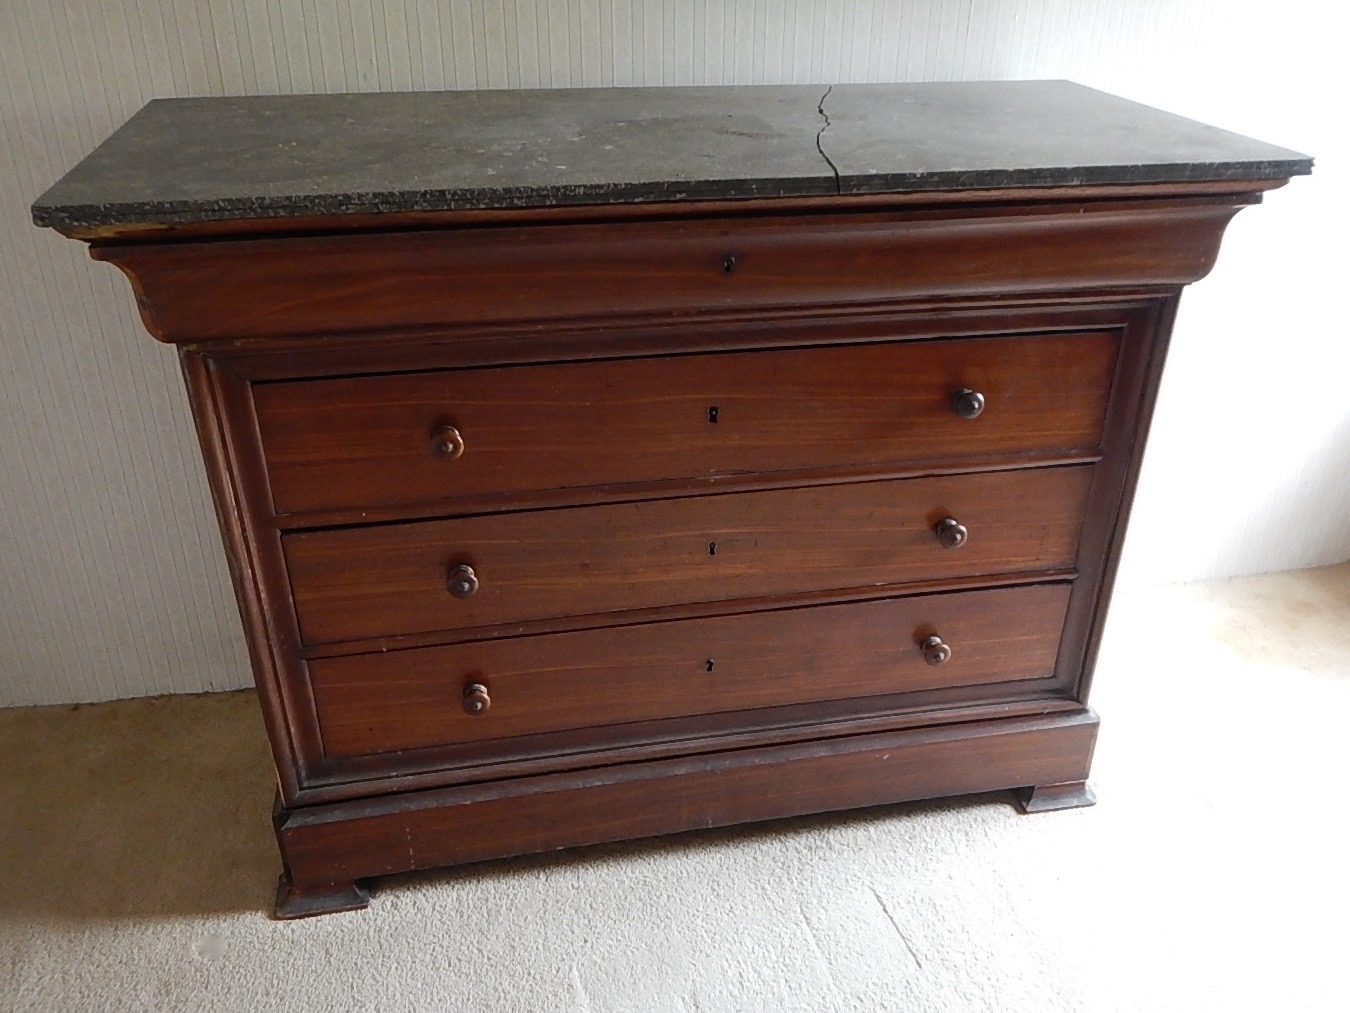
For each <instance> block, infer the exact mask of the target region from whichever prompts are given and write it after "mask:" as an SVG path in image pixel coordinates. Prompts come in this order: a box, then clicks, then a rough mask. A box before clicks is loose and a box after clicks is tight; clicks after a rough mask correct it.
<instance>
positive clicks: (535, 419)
mask: <svg viewBox="0 0 1350 1013" xmlns="http://www.w3.org/2000/svg"><path fill="white" fill-rule="evenodd" d="M1116 351H1117V337H1116V335H1115V334H1114V333H1111V332H1095V333H1085V334H1064V335H1047V336H1040V337H1013V338H981V339H976V338H970V339H965V340H960V341H933V342H908V343H898V344H877V345H851V346H846V347H842V348H816V349H793V350H788V351H780V352H773V353H768V352H749V353H727V354H721V355H694V356H687V357H681V358H652V359H636V360H631V361H618V362H603V363H579V364H568V365H557V366H549V367H547V368H531V369H525V368H512V369H491V370H464V371H445V372H436V373H424V374H412V375H407V376H380V377H360V378H356V379H348V380H323V381H310V382H304V383H278V384H267V385H260V386H258V387H257V388H256V390H255V391H254V400H255V403H256V405H257V411H258V424H259V427H260V430H261V433H262V440H263V447H264V452H265V454H266V457H267V462H268V468H269V473H270V477H271V486H272V495H273V499H274V502H275V506H276V509H277V511H278V512H279V513H287V512H299V511H305V510H316V509H322V508H333V507H353V506H368V505H378V504H381V503H418V502H424V501H433V500H439V501H442V502H444V503H445V504H446V507H447V508H448V509H453V508H454V506H455V499H456V498H457V497H463V496H475V495H483V494H506V493H518V492H525V491H528V490H533V489H548V488H560V487H561V488H578V487H585V486H592V485H617V484H623V483H631V482H650V481H657V480H661V479H686V480H687V479H702V478H706V477H709V476H714V475H726V474H736V473H751V472H759V473H764V472H774V471H789V470H801V469H808V468H823V467H829V466H838V465H843V464H861V465H869V466H873V467H876V466H883V465H895V464H896V463H913V462H916V461H925V460H927V461H934V460H952V459H960V458H961V457H963V456H976V455H991V454H1005V455H1018V454H1024V453H1028V452H1033V451H1046V450H1056V451H1061V452H1063V451H1074V450H1077V451H1080V452H1081V451H1084V450H1095V448H1096V447H1097V444H1098V442H1099V440H1100V437H1101V424H1102V416H1103V414H1104V412H1105V407H1106V397H1107V393H1108V392H1109V390H1110V382H1111V370H1112V368H1113V366H1114V364H1115V359H1116ZM962 387H973V388H976V389H978V390H979V391H980V392H981V393H983V394H984V397H985V402H986V408H985V410H984V412H983V414H981V415H980V416H979V417H978V418H974V419H965V418H962V417H960V416H959V415H957V414H956V412H955V411H954V410H953V408H952V403H951V399H952V394H953V393H954V392H955V391H957V390H958V389H960V388H962ZM446 423H449V424H450V425H453V426H454V427H455V429H457V430H458V432H459V433H460V434H461V435H462V437H463V439H464V443H465V449H464V452H463V453H462V454H460V455H459V456H456V457H449V456H447V455H444V454H438V453H437V452H436V451H435V449H434V447H433V444H434V442H435V441H434V439H433V434H434V433H435V432H436V431H437V430H438V429H439V428H440V427H441V426H442V425H443V424H446ZM625 448H628V450H627V452H625Z"/></svg>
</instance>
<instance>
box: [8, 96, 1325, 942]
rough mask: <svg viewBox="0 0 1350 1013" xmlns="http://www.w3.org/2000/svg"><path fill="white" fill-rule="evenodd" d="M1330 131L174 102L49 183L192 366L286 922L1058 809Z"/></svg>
mask: <svg viewBox="0 0 1350 1013" xmlns="http://www.w3.org/2000/svg"><path fill="white" fill-rule="evenodd" d="M1310 166H1311V161H1310V160H1309V159H1307V158H1306V157H1305V156H1303V155H1299V154H1297V153H1294V152H1289V151H1285V150H1283V149H1279V148H1274V147H1271V146H1269V145H1265V144H1261V143H1259V142H1256V141H1251V140H1249V139H1246V138H1242V137H1238V136H1236V135H1233V134H1228V133H1225V132H1223V131H1219V130H1215V129H1213V128H1210V127H1205V126H1203V125H1200V124H1197V123H1194V122H1191V121H1187V120H1182V119H1180V118H1177V117H1173V116H1169V115H1167V114H1165V113H1161V112H1158V111H1156V110H1151V109H1147V108H1145V107H1142V106H1137V105H1134V104H1133V103H1128V102H1125V101H1124V100H1120V99H1115V98H1112V97H1110V96H1107V95H1103V94H1101V93H1099V92H1094V91H1091V90H1089V89H1086V88H1081V87H1078V86H1076V85H1071V84H1068V83H1065V82H1019V83H1001V84H993V83H991V84H950V85H947V84H943V85H875V86H866V85H856V86H839V87H835V88H832V89H828V90H827V89H825V88H824V87H815V86H806V87H765V88H685V89H648V90H640V89H613V90H604V91H601V90H594V91H555V92H547V91H545V92H532V93H523V92H495V93H489V92H477V93H447V94H422V95H361V96H293V97H286V98H279V97H278V98H252V99H199V100H175V101H160V102H154V103H151V104H150V105H149V106H147V107H146V109H144V110H143V111H142V112H141V113H139V114H138V115H137V116H136V117H134V118H133V119H132V120H131V121H130V122H129V123H128V124H127V125H126V126H125V127H123V128H122V129H121V130H120V131H118V132H117V133H116V134H114V135H113V137H112V138H111V139H110V140H109V141H108V142H106V143H105V144H104V145H103V146H102V147H100V148H99V149H98V150H97V151H95V152H94V153H93V154H92V155H91V156H90V157H89V158H88V159H86V161H85V162H83V163H81V165H80V166H78V167H77V168H76V169H75V170H74V171H73V172H72V173H71V174H70V175H68V176H67V177H66V178H65V179H64V180H62V181H61V182H60V183H58V184H57V185H56V186H55V187H53V188H52V190H51V191H49V192H48V193H47V194H46V195H45V196H44V197H43V198H41V199H40V200H39V201H38V203H37V204H36V205H35V207H34V216H35V219H36V220H37V222H38V223H39V224H42V225H47V226H51V227H54V228H57V229H59V230H60V231H62V232H63V233H65V234H67V235H71V236H74V237H76V238H80V239H84V240H87V241H89V242H90V243H91V245H92V253H93V256H94V257H95V258H96V259H99V260H104V261H107V262H109V263H112V264H115V265H116V266H117V267H119V268H121V269H122V270H123V271H124V272H125V273H126V274H127V275H128V276H129V278H130V279H131V282H132V284H133V286H134V288H135V292H136V297H137V299H138V301H139V304H140V308H141V311H142V315H143V317H144V320H145V324H146V326H147V328H148V329H149V331H150V332H151V333H152V334H153V335H154V336H155V337H157V338H159V339H160V340H162V341H165V342H170V343H172V344H174V345H176V346H177V347H178V349H179V353H180V354H181V357H182V363H183V370H184V375H185V377H186V381H187V386H188V391H189V393H190V395H191V402H192V408H193V413H194V417H195V421H196V425H197V429H198V433H199V435H200V438H201V446H202V450H203V455H204V458H205V464H206V468H207V472H208V474H209V476H210V481H211V487H212V490H213V493H214V496H215V501H216V505H217V508H218V512H219V519H220V525H221V529H222V531H223V533H224V538H225V544H226V548H227V551H228V555H229V559H230V563H231V567H232V572H233V577H234V581H235V589H236V592H237V595H238V600H239V605H240V610H241V615H242V617H243V625H244V630H245V633H246V636H247V640H248V645H249V649H250V653H251V658H252V663H253V668H254V672H255V676H256V681H257V685H258V689H259V692H260V695H261V699H262V703H263V711H264V717H265V719H266V723H267V730H268V733H269V736H270V738H271V743H272V748H273V752H274V755H275V760H276V770H277V780H278V786H279V794H278V802H277V808H276V812H275V823H276V832H277V839H278V842H279V844H280V847H281V853H282V858H283V863H284V867H285V872H284V874H283V876H282V884H281V890H280V894H279V900H278V909H277V910H278V914H279V915H281V916H283V917H290V916H298V915H306V914H314V913H318V912H322V911H331V910H338V909H343V908H351V907H359V906H363V905H364V904H365V903H366V902H367V894H366V892H365V889H364V887H363V885H362V881H363V880H366V879H368V878H370V877H374V876H379V875H384V874H389V873H397V872H403V871H407V870H411V869H421V868H428V867H434V866H440V865H446V864H451V863H460V862H471V861H476V860H480V859H488V858H495V857H501V856H506V855H513V854H520V853H525V852H534V851H541V850H545V849H553V848H561V847H570V846H574V845H584V844H589V843H595V842H601V841H611V840H617V839H623V838H632V837H638V836H644V835H651V834H662V833H668V832H673V831H680V830H686V829H690V828H696V827H710V826H717V825H727V824H733V823H739V822H743V821H750V820H765V819H771V818H775V817H782V816H787V815H792V814H800V813H806V812H816V811H824V810H833V809H844V808H849V807H856V806H868V805H874V804H878V803H885V802H894V801H898V800H905V799H916V798H925V797H932V796H942V795H952V794H960V793H967V792H984V791H990V790H996V789H1017V790H1018V791H1019V792H1020V797H1021V799H1022V804H1023V805H1024V806H1025V807H1026V808H1027V809H1032V810H1034V809H1045V808H1058V807H1065V806H1074V805H1084V804H1088V803H1090V802H1091V794H1090V792H1089V791H1088V789H1087V786H1086V780H1087V777H1088V773H1089V766H1090V762H1091V759H1092V750H1093V743H1094V740H1095V737H1096V730H1097V718H1096V716H1095V715H1094V714H1093V712H1092V711H1091V710H1089V709H1088V706H1087V701H1088V687H1089V682H1090V679H1091V674H1092V668H1093V661H1094V655H1095V652H1096V648H1097V642H1098V638H1099V635H1100V632H1101V629H1102V623H1103V620H1104V616H1105V611H1106V605H1107V601H1108V598H1109V594H1110V588H1111V582H1112V574H1113V568H1114V565H1115V560H1116V556H1117V552H1118V549H1119V546H1120V543H1121V538H1122V534H1123V531H1124V525H1125V520H1126V516H1127V514H1128V511H1129V503H1130V497H1131V493H1132V488H1133V485H1134V481H1135V475H1136V472H1137V470H1138V466H1139V460H1140V455H1141V453H1142V450H1143V446H1144V436H1145V432H1146V429H1147V424H1148V419H1149V415H1150V411H1151V407H1152V403H1153V398H1154V393H1155V391H1156V388H1157V384H1158V378H1159V374H1160V371H1161V369H1162V366H1163V358H1164V352H1165V348H1166V344H1167V338H1168V332H1169V328H1170V326H1171V322H1172V316H1173V313H1174V311H1175V309H1176V305H1177V299H1178V295H1179V293H1180V291H1181V288H1182V286H1184V285H1185V284H1186V283H1188V282H1191V281H1195V280H1196V279H1198V278H1200V277H1202V276H1203V275H1204V274H1205V273H1206V272H1207V271H1208V270H1209V269H1210V267H1211V265H1212V264H1213V261H1214V258H1215V255H1216V253H1217V250H1218V245H1219V240H1220V236H1221V234H1222V232H1223V229H1224V227H1225V225H1226V224H1227V222H1228V220H1229V219H1230V218H1231V217H1232V215H1233V214H1234V213H1235V212H1236V211H1237V210H1239V209H1240V208H1241V207H1243V206H1245V205H1247V204H1252V203H1256V202H1257V201H1259V200H1260V197H1261V194H1262V192H1263V191H1265V190H1268V189H1270V188H1272V187H1276V186H1279V185H1281V184H1282V183H1283V182H1285V181H1286V180H1287V179H1288V177H1289V176H1291V175H1293V174H1298V173H1305V172H1308V171H1309V169H1310Z"/></svg>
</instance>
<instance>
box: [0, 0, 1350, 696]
mask: <svg viewBox="0 0 1350 1013" xmlns="http://www.w3.org/2000/svg"><path fill="white" fill-rule="evenodd" d="M1322 6H1323V5H1320V4H1315V3H1313V2H1311V0H1291V2H1289V3H1285V4H1283V5H1281V7H1280V8H1279V10H1278V11H1277V12H1272V11H1271V9H1270V8H1269V7H1268V5H1264V4H1263V5H1257V4H1255V3H1242V2H1226V3H1225V2H1219V0H1176V2H1164V0H1154V2H1146V0H1134V2H1130V0H1116V2H1105V0H1101V2H1096V3H1092V2H1070V0H1021V2H1018V0H997V2H988V3H979V2H974V0H967V2H959V0H950V2H944V0H929V2H912V3H885V2H871V3H868V2H849V0H757V2H756V0H744V2H724V3H718V2H712V0H689V2H684V3H681V2H678V0H666V2H642V0H553V2H545V0H534V2H532V0H515V2H510V0H469V2H466V0H458V2H442V3H435V2H432V0H390V2H386V3H382V4H375V5H372V4H366V3H356V2H335V3H300V2H296V0H199V2H195V3H173V2H171V0H120V2H115V0H109V2H106V3H100V4H89V3H80V2H76V0H46V2H44V3H41V4H27V3H22V2H19V0H0V95H3V97H4V106H3V109H2V110H0V166H3V167H4V169H3V172H0V367H2V368H0V553H2V554H0V567H2V568H3V570H2V571H0V579H3V581H4V583H3V587H4V592H3V599H0V705H6V704H24V703H50V702H62V701H65V702H72V701H89V700H99V699H107V698H115V697H125V696H135V695H140V694H149V693H163V692H189V691H198V690H208V689H229V688H234V687H238V686H243V685H247V684H248V682H249V676H248V672H247V666H246V663H245V660H244V654H243V648H242V642H241V636H240V633H239V628H238V621H237V619H236V616H235V612H234V605H233V601H232V599H231V598H230V596H229V594H228V592H227V586H228V581H227V577H226V571H225V566H224V562H223V559H222V555H221V550H220V547H219V544H218V541H217V538H216V535H215V532H214V528H213V517H212V513H211V509H210V507H209V504H208V501H207V494H206V490H205V485H204V482H203V480H202V478H201V476H200V470H199V461H198V456H197V450H196V448H195V445H194V444H193V442H192V440H191V439H190V438H189V436H188V433H189V427H188V424H187V407H186V402H185V399H184V397H183V395H182V393H181V392H180V389H179V383H178V377H177V367H176V363H175V361H174V358H173V355H172V353H171V352H170V350H168V349H167V348H164V347H161V346H158V345H156V344H155V343H154V342H152V341H151V340H149V339H148V338H146V337H145V336H143V335H142V333H141V332H140V330H139V327H138V323H137V321H136V319H135V314H134V311H133V307H132V300H131V294H130V292H129V290H128V288H127V285H126V284H125V282H124V281H123V279H122V278H121V277H120V276H119V275H118V274H117V273H116V272H115V271H114V270H113V269H112V268H109V267H107V266H105V265H98V264H94V263H92V262H90V261H88V260H87V259H86V256H85V251H84V248H83V246H82V245H81V244H78V243H74V242H71V241H69V240H65V239H62V238H60V237H58V236H56V235H55V234H54V233H50V232H45V231H43V232H40V231H38V230H36V229H34V228H32V227H31V225H30V224H29V221H28V213H27V206H28V204H29V202H30V201H31V200H32V199H33V198H34V197H35V196H36V195H37V194H38V193H40V192H41V191H42V190H43V189H45V188H46V186H47V185H48V184H50V183H51V182H52V181H53V180H55V179H56V178H57V177H58V176H59V175H60V174H61V173H62V172H64V171H65V170H66V169H67V168H69V167H70V166H71V165H73V164H74V163H75V162H76V161H77V160H78V159H79V158H80V157H81V156H83V155H84V154H85V153H86V152H87V151H88V150H89V149H90V148H91V147H93V146H94V145H95V144H96V143H98V142H99V141H101V140H102V139H103V138H104V137H105V136H106V135H107V134H108V133H110V132H111V131H112V130H113V129H114V128H115V127H116V126H118V125H119V124H120V123H121V122H122V121H123V120H124V119H125V118H126V117H128V116H129V115H130V114H131V113H133V112H134V111H135V110H136V109H137V108H139V107H140V106H141V105H142V104H143V103H144V102H145V101H147V100H148V99H150V98H153V97H162V96H183V95H219V94H237V93H276V92H313V91H330V92H331V91H353V90H376V89H432V88H473V87H494V88H496V87H517V86H522V87H538V86H580V85H618V84H640V85H658V84H691V83H709V84H716V83H775V82H825V81H830V82H833V81H878V80H955V79H977V78H1033V77H1067V78H1072V79H1075V80H1078V81H1081V82H1083V83H1085V84H1091V85H1094V86H1097V87H1100V88H1103V89H1106V90H1109V91H1115V92H1118V93H1120V94H1124V95H1127V96H1129V97H1131V98H1135V99H1138V100H1140V101H1144V102H1148V103H1151V104H1154V105H1158V106H1161V107H1163V108H1167V109H1170V110H1172V111H1175V112H1179V113H1183V114H1186V115H1190V116H1194V117H1196V118H1199V119H1205V120H1209V121H1211V122H1215V123H1218V124H1219V125H1222V126H1227V127H1229V128H1231V129H1235V130H1238V131H1241V132H1245V133H1250V134H1253V135H1255V136H1258V137H1261V138H1262V139H1265V140H1269V141H1273V142H1276V143H1281V144H1285V145H1287V146H1290V147H1294V148H1298V149H1301V150H1305V151H1309V152H1311V153H1313V154H1315V155H1317V156H1318V170H1317V174H1316V175H1315V176H1314V177H1312V178H1311V179H1300V180H1296V181H1295V182H1294V183H1293V184H1292V185H1291V186H1290V187H1288V188H1287V189H1286V190H1283V191H1277V192H1275V193H1273V194H1271V195H1270V196H1269V197H1268V199H1267V206H1266V207H1264V208H1259V209H1253V210H1248V211H1244V212H1243V213H1242V214H1241V215H1240V216H1239V217H1238V219H1237V221H1236V223H1235V224H1234V226H1233V227H1232V229H1231V230H1230V236H1229V240H1228V244H1227V247H1226V249H1225V251H1224V253H1223V255H1222V257H1221V259H1220V263H1219V266H1218V269H1217V270H1216V271H1215V273H1214V275H1213V276H1212V277H1211V278H1210V279H1208V280H1207V281H1205V282H1203V283H1201V284H1200V285H1198V286H1196V287H1195V288H1194V289H1193V290H1192V291H1191V292H1190V293H1189V295H1188V296H1187V299H1186V302H1185V305H1184V309H1183V312H1182V315H1181V318H1180V320H1179V321H1178V325H1177V331H1176V339H1175V344H1174V348H1175V353H1174V358H1173V360H1172V363H1171V365H1170V367H1169V370H1168V374H1167V376H1166V379H1165V382H1164V387H1163V391H1162V396H1161V404H1160V407H1159V412H1158V421H1157V426H1156V429H1155V436H1154V438H1153V441H1152V444H1151V447H1150V450H1149V454H1148V458H1147V463H1146V470H1145V474H1144V477H1143V480H1142V483H1141V489H1140V498H1139V502H1138V505H1137V508H1136V511H1135V528H1134V530H1133V533H1132V536H1131V538H1130V541H1129V545H1128V549H1127V554H1126V559H1125V562H1124V565H1123V568H1122V578H1123V579H1125V580H1130V581H1150V580H1158V581H1163V580H1166V581H1175V580H1188V579H1195V578H1203V577H1210V576H1214V575H1220V574H1233V573H1244V572H1253V571H1258V570H1268V569H1279V568H1286V567H1297V566H1307V565H1314V564H1318V563H1327V562H1332V561H1336V560H1340V559H1344V558H1346V557H1347V556H1350V524H1347V521H1346V517H1347V508H1348V507H1350V411H1348V410H1347V408H1346V406H1345V400H1344V397H1343V395H1342V394H1341V392H1340V390H1339V385H1338V378H1339V377H1340V376H1343V375H1345V373H1346V367H1347V365H1350V362H1348V361H1347V359H1348V353H1347V349H1350V342H1346V341H1345V334H1344V330H1345V328H1344V324H1343V323H1342V320H1343V315H1342V314H1341V313H1339V312H1337V311H1335V309H1334V307H1333V299H1334V298H1335V293H1337V289H1338V283H1339V282H1340V279H1339V277H1336V278H1333V277H1332V272H1333V270H1335V269H1336V268H1337V267H1339V266H1340V265H1339V262H1338V261H1337V258H1336V257H1333V256H1331V255H1330V253H1331V250H1332V247H1331V245H1330V239H1329V238H1328V237H1331V236H1335V235H1338V234H1340V233H1341V232H1342V231H1343V224H1344V223H1343V218H1344V214H1345V213H1344V211H1343V210H1342V209H1341V208H1342V205H1341V203H1340V202H1339V201H1337V200H1335V199H1334V196H1333V194H1334V189H1335V187H1336V184H1337V180H1339V179H1341V178H1343V176H1344V172H1345V170H1344V157H1345V141H1344V139H1343V138H1342V137H1341V136H1338V135H1337V134H1336V133H1335V132H1333V129H1332V125H1333V124H1334V123H1336V122H1339V119H1340V117H1341V115H1342V111H1341V110H1336V111H1335V115H1333V114H1332V111H1331V107H1330V103H1329V99H1328V98H1327V97H1326V96H1327V95H1328V94H1329V93H1330V92H1331V91H1332V90H1333V89H1332V88H1331V84H1332V76H1331V68H1332V67H1333V66H1335V64H1334V62H1333V58H1332V54H1331V52H1330V48H1329V47H1330V46H1331V45H1332V39H1333V37H1334V33H1333V32H1332V31H1331V30H1330V28H1329V26H1327V25H1325V24H1321V23H1320V22H1321V21H1322V18H1323V15H1322V14H1321V10H1322ZM1276 14H1277V15H1278V16H1275V15H1276ZM1323 47H1325V51H1324V48H1323Z"/></svg>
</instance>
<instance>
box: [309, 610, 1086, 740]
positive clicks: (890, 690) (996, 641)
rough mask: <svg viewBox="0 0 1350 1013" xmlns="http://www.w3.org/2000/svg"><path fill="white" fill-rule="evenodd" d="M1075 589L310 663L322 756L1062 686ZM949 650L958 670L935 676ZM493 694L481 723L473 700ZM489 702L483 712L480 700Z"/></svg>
mask: <svg viewBox="0 0 1350 1013" xmlns="http://www.w3.org/2000/svg"><path fill="white" fill-rule="evenodd" d="M1068 599H1069V587H1068V585H1064V584H1051V585H1033V586H1028V587H1018V588H999V589H994V590H987V591H966V592H959V593H950V594H931V595H920V596H915V597H910V598H891V599H883V600H878V601H865V602H852V603H848V604H840V605H824V606H814V607H810V608H795V609H783V610H780V611H768V612H754V613H747V614H742V615H734V616H720V617H715V618H708V619H689V620H680V621H674V622H665V623H647V624H641V625H634V626H627V627H620V628H618V629H605V630H585V631H577V632H569V633H553V634H545V635H540V636H528V637H518V638H515V639H510V640H489V641H477V642H473V643H467V644H458V645H454V646H449V647H434V648H421V649H416V650H408V651H393V652H388V653H381V654H364V655H352V656H347V657H342V658H328V659H322V660H316V661H312V662H310V666H309V672H310V680H311V684H312V686H313V690H314V700H315V704H316V707H317V710H318V721H319V728H320V733H321V735H322V738H323V745H324V751H325V753H326V754H327V755H328V756H330V757H342V756H359V755H364V754H370V753H381V752H389V751H393V750H401V749H416V748H419V747H427V746H438V745H453V744H457V743H471V742H477V741H482V740H487V739H499V738H509V737H513V736H519V735H532V734H538V733H546V732H556V731H563V730H567V729H576V728H594V727H600V726H606V725H617V724H622V723H624V722H633V721H648V720H657V719H660V718H673V717H689V716H692V715H700V714H716V713H724V712H729V711H742V710H752V709H755V708H766V707H775V706H780V705H786V704H802V703H812V702H819V701H826V700H845V699H854V698H860V697H873V696H876V697H886V696H891V695H894V694H901V693H908V692H913V691H918V690H932V689H942V688H946V687H959V686H978V685H983V684H994V683H1007V682H1017V681H1022V680H1030V679H1042V678H1047V677H1049V676H1051V675H1052V673H1053V669H1054V665H1055V657H1056V653H1057V650H1058V644H1059V637H1060V633H1061V630H1062V628H1063V625H1064V614H1065V609H1066V607H1067V604H1068ZM930 636H936V637H938V638H940V639H941V640H942V641H943V643H944V644H945V645H947V647H948V649H949V651H950V656H949V657H948V658H947V660H946V661H944V662H942V663H940V664H930V663H929V660H928V659H927V658H926V657H925V654H924V651H923V649H922V647H921V644H922V642H923V641H924V640H925V638H927V637H930ZM474 685H480V686H482V687H485V689H486V694H487V696H486V700H487V703H488V706H487V709H486V710H484V711H482V712H480V713H476V714H470V713H469V712H468V707H467V705H466V701H468V700H471V699H473V698H472V697H469V696H466V689H467V688H468V687H470V686H474ZM479 699H481V698H479Z"/></svg>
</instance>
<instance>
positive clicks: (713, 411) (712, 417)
mask: <svg viewBox="0 0 1350 1013" xmlns="http://www.w3.org/2000/svg"><path fill="white" fill-rule="evenodd" d="M708 421H709V422H712V423H716V422H717V406H716V405H714V406H713V407H711V408H709V409H708Z"/></svg>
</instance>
